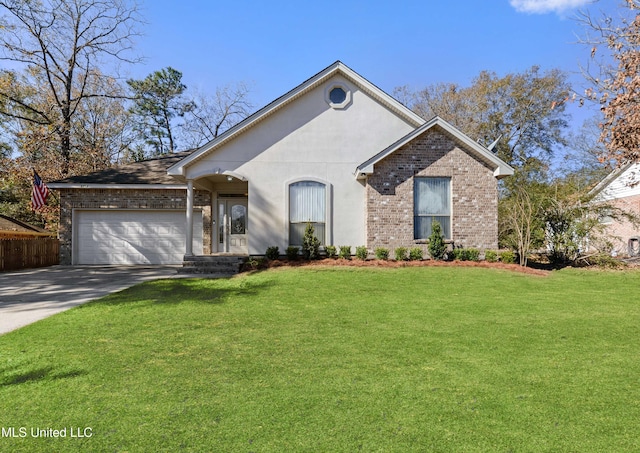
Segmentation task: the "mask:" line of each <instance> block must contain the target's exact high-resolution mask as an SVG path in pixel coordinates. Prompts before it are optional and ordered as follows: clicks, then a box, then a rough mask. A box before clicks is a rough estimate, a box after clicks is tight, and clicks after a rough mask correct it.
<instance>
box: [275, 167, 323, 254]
mask: <svg viewBox="0 0 640 453" xmlns="http://www.w3.org/2000/svg"><path fill="white" fill-rule="evenodd" d="M305 182H312V183H317V184H322V185H324V196H325V205H324V208H325V212H324V237H319V236H317V235H316V237H318V239H319V240H320V243H321V246H322V247H324V246H326V245H329V244H331V243H332V240H333V228H332V226H333V221H332V215H333V208H332V203H331V200H332V199H333V195H332V194H333V187H332V185H331V184H330V183H329V182H328V181H325V180H323V179H320V178H315V177H303V178H297V179H294V180H291V181H287V182H286V184H285V214H284V220H285V222H284V223H285V225H284V230H285V242H286V244H288V245H289V246H297V247H300V246H302V244H293V243H292V242H291V225H292V222H291V186H293V185H295V184H299V183H305ZM294 223H298V224H299V223H304V224H306V223H307V222H294ZM313 223H320V222H313Z"/></svg>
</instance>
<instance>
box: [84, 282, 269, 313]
mask: <svg viewBox="0 0 640 453" xmlns="http://www.w3.org/2000/svg"><path fill="white" fill-rule="evenodd" d="M272 285H273V282H265V281H260V282H257V281H247V280H246V279H233V278H229V279H225V278H218V279H166V280H156V281H153V282H146V283H142V284H140V285H136V286H134V287H132V288H129V289H126V290H124V291H121V292H119V293H116V294H112V295H110V296H107V297H105V298H103V299H100V300H99V301H96V302H91V303H89V304H86V305H83V306H82V307H87V306H91V305H93V304H94V303H99V304H106V305H126V304H131V303H133V302H135V303H139V302H146V303H150V304H162V305H170V304H173V305H175V304H181V303H185V302H196V303H204V304H222V303H224V302H226V301H227V300H228V299H229V298H230V297H234V296H253V295H257V294H258V293H259V292H260V291H262V290H264V289H266V288H268V287H270V286H272ZM82 307H80V308H82Z"/></svg>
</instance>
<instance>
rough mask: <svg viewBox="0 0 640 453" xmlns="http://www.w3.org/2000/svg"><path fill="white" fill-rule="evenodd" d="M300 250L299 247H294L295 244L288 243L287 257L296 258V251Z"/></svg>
mask: <svg viewBox="0 0 640 453" xmlns="http://www.w3.org/2000/svg"><path fill="white" fill-rule="evenodd" d="M299 252H300V247H296V246H295V245H290V246H289V247H287V251H286V253H287V258H288V259H290V260H297V259H298V253H299Z"/></svg>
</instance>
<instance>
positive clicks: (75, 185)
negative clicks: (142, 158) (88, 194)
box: [47, 182, 187, 190]
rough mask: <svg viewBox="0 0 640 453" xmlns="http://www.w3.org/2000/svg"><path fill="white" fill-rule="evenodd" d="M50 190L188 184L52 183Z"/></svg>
mask: <svg viewBox="0 0 640 453" xmlns="http://www.w3.org/2000/svg"><path fill="white" fill-rule="evenodd" d="M47 187H48V188H49V189H58V190H59V189H155V190H161V189H167V190H173V189H185V190H186V189H187V185H186V184H96V183H78V182H52V183H49V184H47Z"/></svg>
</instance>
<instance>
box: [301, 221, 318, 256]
mask: <svg viewBox="0 0 640 453" xmlns="http://www.w3.org/2000/svg"><path fill="white" fill-rule="evenodd" d="M315 233H316V232H315V229H314V228H313V225H312V224H311V222H309V223H307V227H306V228H305V230H304V237H303V238H302V256H303V257H304V258H305V259H307V260H316V259H318V258H319V257H320V239H318V238H317V237H316V234H315Z"/></svg>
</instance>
